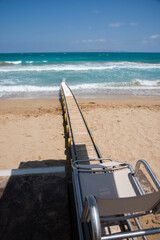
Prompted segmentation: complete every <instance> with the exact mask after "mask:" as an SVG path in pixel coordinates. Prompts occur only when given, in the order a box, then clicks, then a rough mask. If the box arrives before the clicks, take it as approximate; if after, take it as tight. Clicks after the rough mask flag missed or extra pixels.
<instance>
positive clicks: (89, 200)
mask: <svg viewBox="0 0 160 240" xmlns="http://www.w3.org/2000/svg"><path fill="white" fill-rule="evenodd" d="M89 217H90V219H91V225H92V237H93V240H100V239H101V225H100V218H99V212H98V207H97V203H96V200H95V198H94V196H92V195H89V196H86V198H85V203H84V208H83V212H82V216H81V221H82V222H87V221H88V219H89Z"/></svg>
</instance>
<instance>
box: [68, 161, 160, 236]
mask: <svg viewBox="0 0 160 240" xmlns="http://www.w3.org/2000/svg"><path fill="white" fill-rule="evenodd" d="M83 161H87V160H83ZM91 161H93V160H91ZM76 162H79V161H76ZM76 162H75V163H76ZM75 163H73V164H72V167H73V182H74V188H75V192H76V196H77V206H78V208H79V214H78V217H79V221H80V222H81V224H82V223H83V222H88V221H89V220H91V226H92V239H96V240H97V239H103V240H105V239H123V238H129V237H131V238H136V237H138V236H142V238H143V239H147V237H146V235H151V234H158V233H160V227H159V228H153V229H143V228H142V226H141V224H140V222H139V220H138V217H140V216H145V215H148V214H151V213H154V214H155V213H158V212H159V210H160V207H159V209H158V211H157V212H156V211H154V209H153V211H145V212H141V213H133V214H127V215H120V216H114V217H99V214H98V207H97V204H96V200H95V198H94V196H92V195H90V196H86V199H85V202H84V204H83V200H82V193H81V186H80V182H79V172H82V169H80V166H79V168H76V166H75ZM141 163H142V164H144V165H145V166H147V169H148V173H149V175H150V176H152V178H153V179H154V180H155V181H154V183H155V185H156V186H157V187H159V186H160V183H159V181H158V179H157V178H156V176H155V175H154V173H153V172H152V171H150V167H149V165H148V164H147V162H146V161H144V160H143V161H142V160H139V161H138V162H137V165H136V166H137V167H136V171H135V172H134V173H133V169H132V168H131V169H132V171H131V173H132V174H133V178H135V179H134V180H135V181H136V175H137V173H138V170H139V166H140V164H141ZM90 167H92V165H91V166H90ZM124 167H128V168H129V169H130V165H129V164H126V166H124ZM120 169H121V167H117V168H111V169H108V171H116V170H120ZM99 171H100V172H103V171H105V172H106V169H105V170H104V169H103V168H102V169H101V170H96V169H94V170H92V169H91V170H90V172H94V173H96V172H99ZM84 174H85V173H84ZM102 174H103V173H102ZM106 174H107V173H106ZM138 186H139V183H138V184H137V187H138ZM141 188H142V187H141ZM141 194H143V193H141ZM82 206H83V207H82ZM129 219H134V221H135V223H136V225H137V227H138V229H139V230H138V231H134V230H132V229H131V231H127V232H122V233H116V234H112V235H107V236H102V237H101V234H100V233H101V229H100V228H101V227H100V223H101V222H108V221H109V222H113V221H124V220H129Z"/></svg>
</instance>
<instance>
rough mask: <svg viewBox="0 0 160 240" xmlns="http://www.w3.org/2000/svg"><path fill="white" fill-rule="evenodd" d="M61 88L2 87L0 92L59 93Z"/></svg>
mask: <svg viewBox="0 0 160 240" xmlns="http://www.w3.org/2000/svg"><path fill="white" fill-rule="evenodd" d="M58 90H59V86H31V85H17V86H1V88H0V92H43V91H58Z"/></svg>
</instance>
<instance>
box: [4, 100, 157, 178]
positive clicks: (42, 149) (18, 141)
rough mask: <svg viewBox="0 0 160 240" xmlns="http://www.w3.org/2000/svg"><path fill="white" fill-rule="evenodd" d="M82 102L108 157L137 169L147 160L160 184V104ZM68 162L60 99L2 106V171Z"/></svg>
mask: <svg viewBox="0 0 160 240" xmlns="http://www.w3.org/2000/svg"><path fill="white" fill-rule="evenodd" d="M78 102H79V104H80V106H81V109H82V112H83V113H84V114H85V118H86V120H87V122H88V124H89V125H90V128H91V131H92V134H93V135H94V136H95V138H96V143H97V145H98V147H99V149H100V151H101V153H102V155H103V156H104V157H109V158H112V159H113V160H118V161H122V162H123V161H124V162H128V163H131V164H132V165H133V167H135V163H136V161H137V160H139V159H145V160H147V162H148V163H149V164H150V165H151V167H152V169H153V171H154V172H155V174H156V175H157V177H158V178H159V179H160V171H159V170H160V98H119V99H114V98H113V99H111V98H108V99H107V98H106V99H79V100H78ZM65 159H66V155H65V139H64V127H63V117H62V111H61V105H60V102H59V100H58V99H34V100H1V101H0V169H11V168H12V169H13V168H14V169H15V168H19V167H21V166H22V165H23V163H26V162H30V161H32V162H33V161H39V162H40V161H42V160H62V161H65ZM48 163H49V161H48ZM58 164H59V163H58ZM33 167H34V164H33Z"/></svg>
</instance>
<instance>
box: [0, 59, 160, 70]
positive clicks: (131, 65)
mask: <svg viewBox="0 0 160 240" xmlns="http://www.w3.org/2000/svg"><path fill="white" fill-rule="evenodd" d="M18 62H19V63H18ZM20 62H21V61H17V64H20ZM12 63H13V62H12ZM15 64H16V63H15ZM112 69H141V70H143V69H160V64H150V63H136V62H105V63H104V62H103V63H98V62H97V63H95V62H94V63H91V62H89V63H84V64H82V63H77V64H69V63H68V64H46V65H34V66H33V65H17V66H1V67H0V72H24V71H37V72H41V71H90V70H92V71H93V70H97V71H99V70H112Z"/></svg>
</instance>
